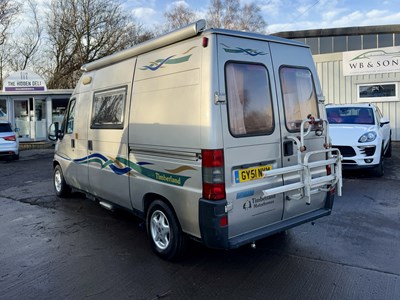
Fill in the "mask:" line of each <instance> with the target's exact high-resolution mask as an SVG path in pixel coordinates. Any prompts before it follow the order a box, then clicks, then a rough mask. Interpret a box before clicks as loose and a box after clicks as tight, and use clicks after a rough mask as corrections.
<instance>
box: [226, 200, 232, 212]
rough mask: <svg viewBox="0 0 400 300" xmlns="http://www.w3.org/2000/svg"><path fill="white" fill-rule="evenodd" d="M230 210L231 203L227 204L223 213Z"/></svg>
mask: <svg viewBox="0 0 400 300" xmlns="http://www.w3.org/2000/svg"><path fill="white" fill-rule="evenodd" d="M232 209H233V204H232V202H228V203H227V204H226V205H225V212H226V213H227V212H230V211H231V210H232Z"/></svg>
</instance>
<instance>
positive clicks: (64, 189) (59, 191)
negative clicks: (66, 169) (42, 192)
mask: <svg viewBox="0 0 400 300" xmlns="http://www.w3.org/2000/svg"><path fill="white" fill-rule="evenodd" d="M53 183H54V190H55V191H56V195H57V196H58V197H61V198H63V197H66V196H68V195H69V194H70V193H71V188H70V187H69V186H68V185H67V183H66V182H65V179H64V175H63V172H62V169H61V167H60V166H59V165H57V166H55V168H54V172H53Z"/></svg>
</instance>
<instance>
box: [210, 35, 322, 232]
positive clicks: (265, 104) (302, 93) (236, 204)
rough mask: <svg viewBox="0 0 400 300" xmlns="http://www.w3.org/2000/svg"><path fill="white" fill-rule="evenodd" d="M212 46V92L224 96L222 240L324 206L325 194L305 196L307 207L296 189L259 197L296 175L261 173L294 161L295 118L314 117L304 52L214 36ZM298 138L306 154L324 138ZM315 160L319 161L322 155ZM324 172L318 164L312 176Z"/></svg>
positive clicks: (297, 129) (296, 178) (310, 78)
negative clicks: (225, 228) (215, 80)
mask: <svg viewBox="0 0 400 300" xmlns="http://www.w3.org/2000/svg"><path fill="white" fill-rule="evenodd" d="M217 43H218V61H219V66H218V72H219V84H220V85H219V89H220V90H219V93H220V94H226V105H223V106H221V110H222V127H223V136H224V151H225V153H224V154H225V172H226V174H225V185H226V197H227V202H228V207H227V208H228V210H229V215H228V222H229V233H228V235H229V238H233V237H237V236H239V235H242V234H246V233H249V232H251V231H253V230H256V229H259V228H262V227H266V226H269V225H274V224H275V225H274V226H272V227H274V228H279V225H277V223H279V222H280V221H282V220H287V219H290V218H292V217H295V216H298V215H300V214H303V213H306V212H309V211H312V210H316V209H318V208H321V207H323V206H324V203H325V199H326V192H320V193H318V194H316V195H313V196H312V201H311V203H310V205H309V204H308V203H306V199H305V198H304V197H303V195H302V193H301V189H295V190H293V191H289V192H285V193H283V192H280V193H276V194H271V195H269V196H268V195H267V196H266V195H265V193H264V192H263V191H267V190H271V189H273V188H276V187H282V186H284V185H289V184H292V183H296V182H298V181H299V177H300V175H299V172H298V171H294V172H287V173H285V174H284V175H276V176H272V177H268V178H263V175H262V171H267V172H268V170H277V169H279V168H283V167H290V166H296V165H298V164H299V161H298V158H299V156H298V151H299V150H298V148H297V144H296V143H295V142H294V141H295V139H293V138H297V137H298V136H299V135H300V125H301V122H302V120H304V119H307V117H308V116H309V115H312V116H313V117H315V118H319V117H320V116H319V113H318V101H317V96H316V95H317V92H316V89H315V84H314V76H315V70H314V64H313V61H312V58H311V55H310V53H309V49H308V48H306V47H300V46H290V45H287V44H283V43H281V44H277V43H274V42H267V41H260V40H250V39H241V38H235V37H229V36H218V37H217ZM318 87H319V86H318ZM304 141H305V144H306V147H307V152H308V151H312V150H317V149H318V150H321V149H323V143H324V138H323V137H319V136H317V135H316V134H315V132H314V131H312V132H311V133H310V134H309V135H307V136H306V137H305V138H304ZM303 156H304V153H301V155H300V157H301V158H303ZM315 159H321V160H325V154H318V155H316V156H313V157H311V160H315ZM318 172H319V173H318ZM325 174H326V169H325V167H321V168H319V169H317V173H316V174H313V177H318V176H323V175H325Z"/></svg>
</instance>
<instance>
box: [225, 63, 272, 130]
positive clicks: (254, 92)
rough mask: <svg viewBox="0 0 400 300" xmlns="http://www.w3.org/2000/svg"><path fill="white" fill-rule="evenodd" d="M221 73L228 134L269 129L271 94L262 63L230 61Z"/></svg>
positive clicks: (266, 73) (270, 128)
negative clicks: (224, 82) (226, 105)
mask: <svg viewBox="0 0 400 300" xmlns="http://www.w3.org/2000/svg"><path fill="white" fill-rule="evenodd" d="M225 73H226V89H227V90H226V95H227V102H228V114H229V129H230V132H231V134H232V135H233V136H246V135H263V134H270V133H272V132H273V131H274V118H273V113H272V98H271V90H270V81H269V76H268V72H267V69H266V68H265V66H263V65H259V64H248V63H233V62H232V63H228V64H227V65H226V67H225Z"/></svg>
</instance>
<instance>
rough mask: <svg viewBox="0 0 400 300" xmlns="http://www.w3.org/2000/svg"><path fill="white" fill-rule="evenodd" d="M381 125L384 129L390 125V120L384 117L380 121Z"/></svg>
mask: <svg viewBox="0 0 400 300" xmlns="http://www.w3.org/2000/svg"><path fill="white" fill-rule="evenodd" d="M379 123H380V124H381V127H382V126H383V125H386V124H389V123H390V121H389V119H388V118H385V117H383V118H381V119H380V122H379Z"/></svg>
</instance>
